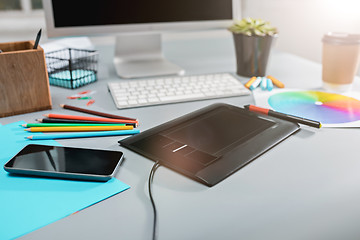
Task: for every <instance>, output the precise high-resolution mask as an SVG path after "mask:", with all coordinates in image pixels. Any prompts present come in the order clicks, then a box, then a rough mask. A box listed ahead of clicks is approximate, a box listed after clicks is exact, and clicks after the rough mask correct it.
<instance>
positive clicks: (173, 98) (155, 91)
mask: <svg viewBox="0 0 360 240" xmlns="http://www.w3.org/2000/svg"><path fill="white" fill-rule="evenodd" d="M108 87H109V90H110V92H111V95H112V97H113V99H114V102H115V104H116V107H117V108H119V109H122V108H132V107H142V106H152V105H159V104H167V103H177V102H187V101H196V100H205V99H212V98H223V97H233V96H241V95H249V94H250V90H248V89H247V88H246V87H244V85H243V84H242V83H240V81H239V80H237V79H236V78H235V77H234V76H232V75H231V74H229V73H217V74H203V75H190V76H174V77H161V78H152V79H140V80H136V79H135V80H129V81H117V82H109V83H108Z"/></svg>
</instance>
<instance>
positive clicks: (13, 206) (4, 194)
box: [0, 122, 129, 240]
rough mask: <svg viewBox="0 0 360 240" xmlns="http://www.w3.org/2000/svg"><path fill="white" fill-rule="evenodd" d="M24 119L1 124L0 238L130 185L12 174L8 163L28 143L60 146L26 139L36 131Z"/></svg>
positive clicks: (24, 231)
mask: <svg viewBox="0 0 360 240" xmlns="http://www.w3.org/2000/svg"><path fill="white" fill-rule="evenodd" d="M24 123H25V122H16V123H11V124H8V125H4V126H1V125H0V167H1V168H0V209H1V210H0V211H1V212H0V229H1V230H0V239H2V240H3V239H13V238H17V237H20V236H21V235H24V234H27V233H29V232H31V231H34V230H36V229H38V228H41V227H43V226H45V225H47V224H49V223H52V222H55V221H57V220H59V219H61V218H63V217H66V216H68V215H70V214H72V213H75V212H77V211H79V210H81V209H84V208H86V207H88V206H90V205H93V204H95V203H97V202H100V201H102V200H104V199H106V198H108V197H111V196H113V195H115V194H117V193H119V192H122V191H124V190H126V189H128V188H129V186H128V185H126V184H124V183H122V182H121V181H119V180H117V179H115V178H114V179H112V180H110V181H108V182H106V183H101V182H86V181H71V180H60V179H47V178H35V177H34V178H33V177H22V176H13V175H11V176H10V175H9V174H8V173H7V172H6V171H5V170H4V168H3V166H4V164H5V163H6V162H7V161H9V160H10V159H11V158H12V157H13V156H15V155H16V154H17V153H18V152H19V151H20V150H21V149H22V148H23V147H24V146H26V145H27V144H30V143H32V144H44V145H52V146H60V144H59V143H58V142H56V141H54V140H40V141H34V140H26V139H25V137H26V136H30V135H34V133H31V134H30V133H29V132H26V131H24V128H22V127H20V126H19V125H20V124H24ZM38 134H42V133H38Z"/></svg>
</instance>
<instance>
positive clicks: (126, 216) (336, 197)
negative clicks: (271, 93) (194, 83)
mask: <svg viewBox="0 0 360 240" xmlns="http://www.w3.org/2000/svg"><path fill="white" fill-rule="evenodd" d="M232 44H233V43H232V39H231V38H230V37H229V38H227V37H225V38H224V37H221V38H212V39H195V40H194V39H193V40H181V41H175V40H174V41H169V42H166V43H165V44H164V50H165V55H166V56H167V57H168V58H169V59H170V60H173V62H175V63H177V64H179V65H180V66H182V67H184V68H185V70H186V71H187V73H188V74H194V73H207V72H235V56H234V49H233V45H232ZM98 49H99V50H100V51H101V52H100V54H101V55H100V65H99V68H100V71H99V80H98V82H96V83H94V84H90V85H87V86H85V87H82V88H80V89H76V90H68V89H63V88H59V87H51V95H52V100H53V105H54V107H53V110H51V112H54V113H65V112H66V113H69V111H67V110H62V109H60V107H59V106H58V105H59V104H60V103H65V104H72V105H77V106H80V107H83V106H85V102H86V101H84V102H83V101H74V100H67V99H66V96H69V95H72V94H75V93H77V92H79V91H82V90H88V89H90V90H96V94H95V95H94V98H95V100H96V102H95V104H94V105H92V106H91V109H94V110H99V111H103V112H109V113H113V114H118V115H124V116H130V117H131V116H132V117H136V118H138V119H139V120H140V123H141V126H140V130H142V131H143V130H146V129H148V128H150V127H153V126H156V125H158V124H161V123H164V122H166V121H168V120H171V119H174V118H176V117H179V116H181V115H184V114H186V113H188V112H191V111H194V110H196V109H199V108H202V107H205V106H207V105H209V104H212V103H215V102H225V103H229V104H233V105H237V106H243V105H244V104H253V103H254V101H253V98H252V97H251V96H245V97H233V98H226V99H218V100H207V101H198V102H190V103H180V104H169V105H163V106H157V107H144V108H135V109H129V110H116V108H115V105H114V103H113V101H112V99H111V96H110V94H109V93H108V91H107V87H106V83H107V82H108V81H121V79H119V78H117V77H116V76H115V70H114V67H113V66H112V63H111V61H112V56H113V53H112V48H111V47H108V46H98ZM268 74H271V75H273V76H275V77H277V78H278V79H280V80H282V81H283V82H284V83H285V85H286V86H287V87H289V88H303V89H309V88H318V87H320V86H321V65H320V64H317V63H313V62H311V61H308V60H304V59H302V58H299V57H296V56H293V55H290V54H286V53H282V52H276V51H273V52H272V55H271V57H270V62H269V66H268ZM240 79H241V81H243V82H246V81H247V79H246V78H240ZM357 80H358V79H357ZM359 89H360V88H359ZM48 112H49V111H43V112H35V113H29V114H23V115H18V116H12V117H7V118H1V119H0V123H1V124H7V123H11V122H15V121H19V120H25V121H29V122H33V121H34V119H35V118H41V116H42V114H44V113H48ZM119 139H120V137H106V138H101V140H99V139H98V138H88V139H72V140H58V141H59V142H60V143H61V144H63V145H65V146H79V147H88V148H99V149H115V150H121V151H123V152H124V154H125V157H126V159H125V161H124V163H123V165H122V167H121V169H120V171H119V173H118V174H117V178H118V179H119V180H121V181H123V182H125V183H127V184H129V185H130V186H131V188H130V189H129V190H126V191H125V192H123V193H120V194H118V195H116V196H113V197H111V198H109V199H107V200H105V201H103V202H100V203H98V204H96V205H94V206H92V207H90V208H87V209H85V210H83V211H81V212H79V213H77V214H75V215H71V216H69V217H66V218H64V219H61V220H59V221H57V222H55V223H52V224H49V225H47V226H45V227H43V228H41V229H39V230H37V231H34V232H32V233H30V234H27V235H25V236H23V237H21V239H23V240H25V239H37V240H39V239H53V240H55V239H59V240H60V239H61V240H62V239H129V240H130V239H131V240H137V239H139V240H140V239H141V240H144V239H151V233H152V224H153V212H152V207H151V204H150V200H149V198H148V194H147V178H148V175H149V172H150V169H151V167H152V165H153V162H152V161H151V160H148V159H146V158H144V157H142V156H140V155H138V154H136V153H134V152H131V151H129V150H127V149H125V148H122V147H120V146H119V145H118V143H117V141H118V140H119ZM359 139H360V130H359V129H354V128H353V129H313V128H310V127H306V126H303V127H302V129H301V130H300V131H299V132H298V133H296V134H295V135H294V136H291V137H290V138H288V139H287V140H286V141H284V142H282V143H280V144H279V145H278V146H276V147H275V148H273V149H271V150H270V151H268V152H266V153H265V154H263V155H262V156H260V157H259V158H258V159H256V160H255V161H253V162H252V163H250V164H249V165H247V166H246V167H244V168H243V169H241V170H239V171H238V172H236V173H235V174H233V175H232V176H230V177H228V178H227V179H225V180H224V181H222V182H221V183H219V184H217V185H215V186H214V187H212V188H208V187H206V186H204V185H201V184H199V183H197V182H195V181H192V180H190V179H188V178H186V177H184V176H182V175H180V174H178V173H176V172H174V171H172V170H169V169H167V168H165V167H160V168H159V169H158V171H157V172H156V174H155V179H154V183H153V194H154V198H155V202H156V205H157V209H158V239H159V240H162V239H164V240H165V239H166V240H168V239H172V240H176V239H179V240H183V239H208V240H211V239H227V240H229V239H246V240H263V239H276V240H282V239H284V240H285V239H286V240H289V239H292V240H295V239H299V240H300V239H301V240H303V239H317V240H319V239H324V240H331V239H334V240H335V239H336V240H337V239H347V240H349V239H360V228H359V222H360V207H359V204H360V160H359V157H358V154H357V153H358V152H357V150H356V149H358V148H359V146H360V141H359ZM19 217H21V216H19Z"/></svg>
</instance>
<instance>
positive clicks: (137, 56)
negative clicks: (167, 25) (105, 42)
mask: <svg viewBox="0 0 360 240" xmlns="http://www.w3.org/2000/svg"><path fill="white" fill-rule="evenodd" d="M114 64H115V69H116V73H117V74H118V75H119V76H120V77H121V78H141V77H153V76H162V75H173V74H177V75H183V74H184V73H185V71H184V70H183V69H182V68H180V67H179V66H177V65H175V64H173V63H171V62H169V61H167V60H166V59H165V58H164V56H163V53H162V49H161V35H160V34H159V33H151V34H120V35H118V36H117V37H116V42H115V57H114Z"/></svg>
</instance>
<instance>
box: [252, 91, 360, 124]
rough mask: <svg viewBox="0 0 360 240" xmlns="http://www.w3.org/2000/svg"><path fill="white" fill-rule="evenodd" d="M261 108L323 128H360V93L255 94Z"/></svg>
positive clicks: (303, 92) (290, 92) (296, 92)
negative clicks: (302, 119)
mask: <svg viewBox="0 0 360 240" xmlns="http://www.w3.org/2000/svg"><path fill="white" fill-rule="evenodd" d="M254 99H255V103H256V105H257V106H259V107H265V108H269V109H273V110H275V111H278V112H282V113H286V114H291V115H295V116H299V117H303V118H308V119H312V120H316V121H320V122H321V123H322V126H323V127H360V100H359V99H360V93H355V92H351V93H346V95H344V94H338V93H330V92H325V91H321V90H296V89H286V90H284V89H279V90H274V91H271V92H268V93H264V92H254Z"/></svg>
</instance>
